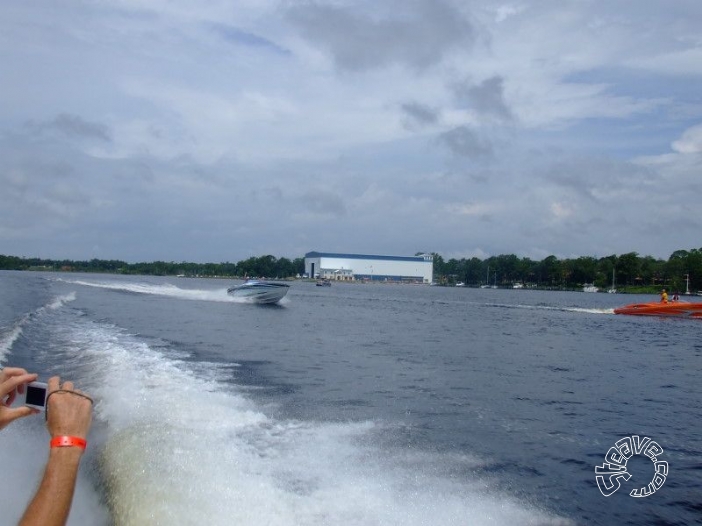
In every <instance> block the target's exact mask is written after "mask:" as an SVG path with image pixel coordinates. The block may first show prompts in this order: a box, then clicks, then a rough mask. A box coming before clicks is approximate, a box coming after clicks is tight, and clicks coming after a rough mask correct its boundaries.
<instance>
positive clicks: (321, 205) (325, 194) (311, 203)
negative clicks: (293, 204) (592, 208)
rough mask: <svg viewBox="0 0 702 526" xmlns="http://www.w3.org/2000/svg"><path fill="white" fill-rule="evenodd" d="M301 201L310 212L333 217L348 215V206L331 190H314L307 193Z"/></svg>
mask: <svg viewBox="0 0 702 526" xmlns="http://www.w3.org/2000/svg"><path fill="white" fill-rule="evenodd" d="M300 201H301V202H302V204H303V205H304V206H305V207H306V208H307V210H308V211H311V212H314V213H317V214H323V215H333V216H343V215H345V214H346V205H345V204H344V201H343V199H341V197H340V196H339V195H338V194H336V193H334V192H331V191H329V190H320V189H313V190H309V191H307V192H305V193H304V194H303V195H302V197H300Z"/></svg>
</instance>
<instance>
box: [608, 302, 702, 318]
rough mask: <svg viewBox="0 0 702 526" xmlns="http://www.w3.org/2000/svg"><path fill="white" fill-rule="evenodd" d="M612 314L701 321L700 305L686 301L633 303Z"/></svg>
mask: <svg viewBox="0 0 702 526" xmlns="http://www.w3.org/2000/svg"><path fill="white" fill-rule="evenodd" d="M614 314H633V315H635V316H675V317H676V318H699V319H702V303H688V302H687V301H670V302H668V303H663V302H661V301H656V302H651V303H633V304H631V305H626V306H625V307H619V308H618V309H614Z"/></svg>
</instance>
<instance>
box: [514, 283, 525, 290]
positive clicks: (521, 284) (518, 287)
mask: <svg viewBox="0 0 702 526" xmlns="http://www.w3.org/2000/svg"><path fill="white" fill-rule="evenodd" d="M512 288H513V289H523V288H524V283H515V284H514V285H512Z"/></svg>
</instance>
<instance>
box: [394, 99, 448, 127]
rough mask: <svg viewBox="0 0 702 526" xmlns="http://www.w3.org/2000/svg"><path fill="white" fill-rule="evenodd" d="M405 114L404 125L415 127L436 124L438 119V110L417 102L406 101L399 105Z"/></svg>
mask: <svg viewBox="0 0 702 526" xmlns="http://www.w3.org/2000/svg"><path fill="white" fill-rule="evenodd" d="M401 108H402V112H403V114H404V116H405V120H404V122H405V127H407V128H410V129H411V128H415V127H424V126H429V125H432V124H436V123H437V122H438V120H439V111H438V110H436V109H434V108H430V107H429V106H426V105H424V104H420V103H419V102H408V103H405V104H403V105H402V106H401Z"/></svg>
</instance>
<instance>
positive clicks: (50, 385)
mask: <svg viewBox="0 0 702 526" xmlns="http://www.w3.org/2000/svg"><path fill="white" fill-rule="evenodd" d="M59 381H60V378H59V377H58V376H52V377H51V378H49V381H48V382H46V385H47V387H46V390H47V392H49V393H52V392H54V391H57V390H58V388H59Z"/></svg>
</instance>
